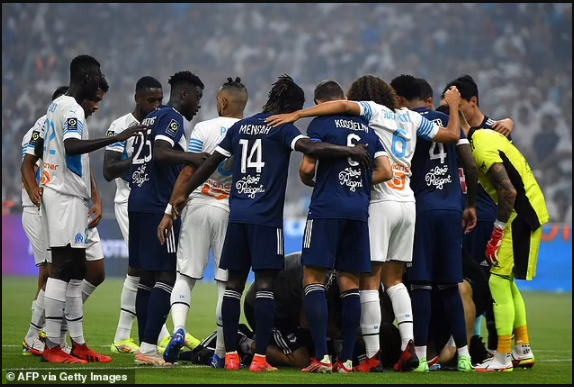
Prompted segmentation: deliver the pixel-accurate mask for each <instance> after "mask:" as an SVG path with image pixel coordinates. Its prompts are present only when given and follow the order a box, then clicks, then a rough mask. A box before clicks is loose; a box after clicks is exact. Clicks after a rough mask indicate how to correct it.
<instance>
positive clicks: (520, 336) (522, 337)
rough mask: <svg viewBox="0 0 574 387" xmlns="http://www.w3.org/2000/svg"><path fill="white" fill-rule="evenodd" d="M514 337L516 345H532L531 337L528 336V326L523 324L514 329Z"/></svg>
mask: <svg viewBox="0 0 574 387" xmlns="http://www.w3.org/2000/svg"><path fill="white" fill-rule="evenodd" d="M514 338H515V339H516V345H530V338H529V337H528V327H526V326H523V327H520V328H516V329H515V330H514Z"/></svg>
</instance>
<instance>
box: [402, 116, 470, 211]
mask: <svg viewBox="0 0 574 387" xmlns="http://www.w3.org/2000/svg"><path fill="white" fill-rule="evenodd" d="M414 110H415V111H416V112H418V113H419V114H421V115H422V116H423V117H425V118H426V119H428V120H429V121H432V122H434V123H435V124H437V125H438V126H441V127H446V126H448V122H449V116H448V115H446V114H444V113H441V112H437V111H434V110H429V109H426V108H420V109H414ZM468 143H469V142H468V140H467V138H466V136H465V135H464V132H462V130H461V135H460V141H459V145H460V144H468ZM456 147H457V145H455V144H442V143H439V142H431V141H428V140H425V139H422V138H420V139H419V140H418V141H417V146H416V149H415V155H414V157H413V161H412V171H413V175H412V177H411V188H412V189H413V191H414V193H415V197H416V199H417V212H423V211H432V210H457V211H460V210H461V205H460V204H461V203H462V202H463V200H464V197H463V193H462V188H461V184H460V177H459V171H458V156H457V152H456Z"/></svg>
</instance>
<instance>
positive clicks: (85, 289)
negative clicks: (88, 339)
mask: <svg viewBox="0 0 574 387" xmlns="http://www.w3.org/2000/svg"><path fill="white" fill-rule="evenodd" d="M96 287H97V286H94V285H92V284H91V283H89V282H88V281H86V280H83V281H82V303H84V304H85V303H86V301H88V298H90V296H91V295H92V293H93V292H94V290H96Z"/></svg>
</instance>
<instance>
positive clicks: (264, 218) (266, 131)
mask: <svg viewBox="0 0 574 387" xmlns="http://www.w3.org/2000/svg"><path fill="white" fill-rule="evenodd" d="M268 117H270V114H264V113H260V114H256V115H255V116H253V117H249V118H245V119H243V120H241V121H239V122H237V123H236V124H235V125H233V126H232V127H231V128H230V129H229V131H228V133H227V135H226V137H225V139H224V140H223V141H222V143H221V144H220V145H219V146H218V148H217V151H218V152H219V153H221V154H223V155H225V156H227V157H231V155H234V156H235V157H234V162H233V167H232V173H233V184H232V187H231V197H230V201H229V207H230V214H229V221H230V222H232V223H248V224H257V225H261V226H268V227H276V228H282V227H283V206H284V204H285V189H286V187H287V177H288V172H289V159H290V157H291V151H292V150H293V148H294V146H295V143H296V142H297V140H298V139H299V138H301V137H303V136H301V133H300V132H299V130H298V129H297V128H296V127H295V126H294V125H291V124H288V125H282V126H280V127H277V128H273V127H272V126H270V125H267V124H266V123H265V119H266V118H268Z"/></svg>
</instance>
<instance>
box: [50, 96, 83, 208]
mask: <svg viewBox="0 0 574 387" xmlns="http://www.w3.org/2000/svg"><path fill="white" fill-rule="evenodd" d="M71 138H76V139H78V140H87V139H89V134H88V125H87V124H86V117H85V114H84V109H82V107H81V106H80V105H79V104H78V103H77V102H76V100H75V99H74V98H73V97H68V96H67V95H63V96H61V97H58V98H56V99H55V100H54V101H53V102H52V104H51V105H50V107H49V108H48V113H47V116H46V133H45V138H44V157H43V161H44V163H43V166H42V174H43V177H42V180H43V181H42V185H43V186H44V187H47V188H50V189H53V190H54V191H56V192H59V193H61V194H64V195H71V196H78V197H81V198H84V199H86V200H89V199H90V195H91V182H90V159H89V157H88V154H87V153H86V154H82V155H75V156H68V155H66V148H65V147H64V141H65V140H67V139H71Z"/></svg>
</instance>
